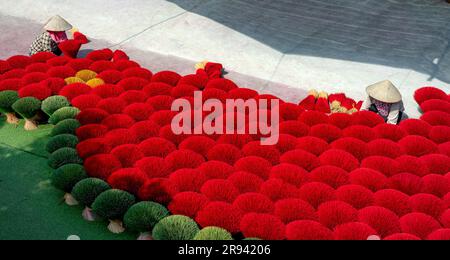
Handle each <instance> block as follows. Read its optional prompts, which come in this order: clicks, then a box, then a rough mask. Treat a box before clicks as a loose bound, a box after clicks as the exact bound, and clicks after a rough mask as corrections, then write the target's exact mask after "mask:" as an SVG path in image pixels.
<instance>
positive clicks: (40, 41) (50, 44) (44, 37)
mask: <svg viewBox="0 0 450 260" xmlns="http://www.w3.org/2000/svg"><path fill="white" fill-rule="evenodd" d="M55 46H56V49H57V48H58V46H57V44H56V42H54V41H53V39H52V38H51V37H50V34H49V33H48V32H43V33H42V34H41V35H39V36H38V37H37V38H36V40H34V42H33V43H32V44H31V47H30V55H33V54H36V53H38V52H45V51H47V52H53V51H54V48H55Z"/></svg>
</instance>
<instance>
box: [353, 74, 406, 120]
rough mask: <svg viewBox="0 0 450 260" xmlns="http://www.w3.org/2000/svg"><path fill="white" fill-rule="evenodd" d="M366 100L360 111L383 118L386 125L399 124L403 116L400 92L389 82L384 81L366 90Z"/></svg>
mask: <svg viewBox="0 0 450 260" xmlns="http://www.w3.org/2000/svg"><path fill="white" fill-rule="evenodd" d="M366 92H367V98H366V100H365V101H364V102H363V104H362V106H361V110H367V111H372V112H375V113H377V114H378V115H380V116H381V117H383V118H384V120H385V121H386V123H388V124H398V123H400V121H401V119H402V117H403V115H404V110H405V108H404V106H403V101H402V95H401V94H400V91H399V90H398V89H397V88H396V87H395V86H394V84H392V82H390V81H389V80H384V81H381V82H378V83H375V84H373V85H370V86H368V87H367V88H366Z"/></svg>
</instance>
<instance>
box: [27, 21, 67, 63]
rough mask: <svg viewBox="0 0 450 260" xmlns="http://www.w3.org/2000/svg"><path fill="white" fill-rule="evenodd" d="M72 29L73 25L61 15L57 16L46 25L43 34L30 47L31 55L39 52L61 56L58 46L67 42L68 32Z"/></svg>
mask: <svg viewBox="0 0 450 260" xmlns="http://www.w3.org/2000/svg"><path fill="white" fill-rule="evenodd" d="M70 29H72V25H71V24H70V23H69V22H67V21H66V20H64V18H62V17H61V16H59V15H55V16H53V17H52V18H50V20H48V22H47V23H46V24H45V25H44V32H42V33H41V34H40V35H39V36H38V37H36V39H35V40H34V42H33V43H32V44H31V47H30V55H33V54H36V53H38V52H53V53H54V54H56V55H61V50H60V49H59V48H58V44H60V43H61V42H64V41H66V40H67V34H66V31H68V30H70Z"/></svg>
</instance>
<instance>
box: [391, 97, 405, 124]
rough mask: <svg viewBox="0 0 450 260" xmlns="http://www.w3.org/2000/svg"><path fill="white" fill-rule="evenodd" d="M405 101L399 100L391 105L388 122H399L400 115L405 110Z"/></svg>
mask: <svg viewBox="0 0 450 260" xmlns="http://www.w3.org/2000/svg"><path fill="white" fill-rule="evenodd" d="M403 110H404V108H403V102H398V103H395V104H392V105H391V109H390V111H389V115H388V117H387V123H388V124H393V125H396V124H397V123H398V119H399V118H398V117H399V116H400V112H401V111H402V112H403Z"/></svg>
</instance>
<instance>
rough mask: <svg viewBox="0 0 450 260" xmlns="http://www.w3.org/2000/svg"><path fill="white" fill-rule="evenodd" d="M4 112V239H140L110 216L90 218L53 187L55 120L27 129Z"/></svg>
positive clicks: (0, 180)
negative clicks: (112, 226)
mask: <svg viewBox="0 0 450 260" xmlns="http://www.w3.org/2000/svg"><path fill="white" fill-rule="evenodd" d="M22 127H23V122H22V123H21V124H20V125H19V126H18V127H17V128H15V127H14V126H11V125H9V124H6V123H5V118H4V117H0V239H2V240H3V239H52V240H59V239H63V240H64V239H67V237H68V236H70V235H77V236H79V237H80V238H81V239H82V240H87V239H108V240H110V239H136V237H137V234H132V233H128V232H125V233H123V234H120V235H117V234H112V233H110V232H109V231H108V230H107V228H106V226H107V223H106V222H105V221H98V222H87V221H85V220H84V219H83V218H82V216H81V211H82V208H81V207H80V206H76V207H69V206H67V205H66V204H64V203H63V200H62V197H63V195H64V193H63V192H61V191H59V190H57V189H55V188H53V187H52V186H51V184H50V181H49V177H50V174H51V171H52V169H51V168H50V167H48V166H47V152H46V151H45V144H46V143H47V140H48V133H49V132H50V131H51V128H52V126H50V125H43V126H39V129H38V130H36V131H30V132H27V131H24V130H23V128H22Z"/></svg>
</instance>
